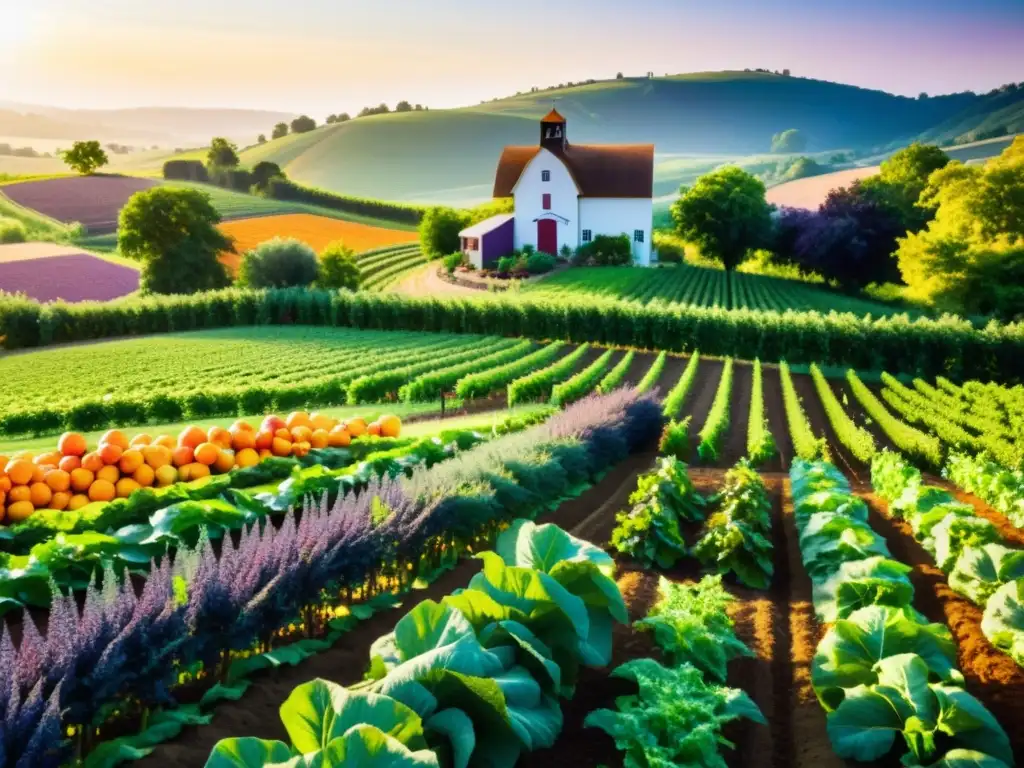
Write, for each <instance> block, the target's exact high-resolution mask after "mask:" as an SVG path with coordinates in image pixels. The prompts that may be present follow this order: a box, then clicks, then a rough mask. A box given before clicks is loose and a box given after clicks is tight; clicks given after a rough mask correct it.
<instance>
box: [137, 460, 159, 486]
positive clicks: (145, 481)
mask: <svg viewBox="0 0 1024 768" xmlns="http://www.w3.org/2000/svg"><path fill="white" fill-rule="evenodd" d="M132 480H134V481H135V482H136V483H138V484H139V485H140V486H141V487H143V488H149V487H150V486H151V485H152V484H153V481H154V480H156V470H154V469H153V468H152V467H151V466H149V464H142V465H140V466H139V468H138V469H136V470H135V472H134V474H132Z"/></svg>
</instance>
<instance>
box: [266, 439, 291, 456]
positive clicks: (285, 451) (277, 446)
mask: <svg viewBox="0 0 1024 768" xmlns="http://www.w3.org/2000/svg"><path fill="white" fill-rule="evenodd" d="M270 450H271V452H272V453H273V454H274V455H275V456H291V455H292V443H291V440H285V439H284V438H283V437H275V438H274V443H273V444H272V445H271V446H270Z"/></svg>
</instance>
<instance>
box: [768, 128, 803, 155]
mask: <svg viewBox="0 0 1024 768" xmlns="http://www.w3.org/2000/svg"><path fill="white" fill-rule="evenodd" d="M805 149H807V136H806V135H805V134H804V133H803V132H802V131H800V130H799V129H797V128H790V129H789V130H788V131H783V132H782V133H776V134H775V135H774V136H772V152H776V153H787V152H803V151H804V150H805Z"/></svg>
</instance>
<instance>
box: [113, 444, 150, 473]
mask: <svg viewBox="0 0 1024 768" xmlns="http://www.w3.org/2000/svg"><path fill="white" fill-rule="evenodd" d="M145 463H146V457H145V456H143V455H142V451H140V450H139V449H138V448H129V449H128V450H127V451H125V452H124V453H122V454H121V461H119V462H118V464H117V466H118V467H120V469H121V474H122V475H131V474H134V472H135V470H136V469H138V468H139V467H141V466H142V465H143V464H145Z"/></svg>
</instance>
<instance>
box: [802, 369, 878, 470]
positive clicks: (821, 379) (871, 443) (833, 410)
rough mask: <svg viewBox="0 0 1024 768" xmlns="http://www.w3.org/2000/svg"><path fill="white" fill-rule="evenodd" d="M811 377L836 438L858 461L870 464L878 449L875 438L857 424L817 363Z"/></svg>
mask: <svg viewBox="0 0 1024 768" xmlns="http://www.w3.org/2000/svg"><path fill="white" fill-rule="evenodd" d="M811 378H812V379H813V380H814V388H815V389H816V390H817V391H818V399H819V400H821V405H822V407H823V408H824V409H825V416H827V417H828V420H829V423H830V424H831V425H832V431H833V432H835V433H836V438H838V440H839V442H840V443H842V444H843V446H844V447H845V448H846V450H848V451H849V452H850V454H851V455H852V456H853V457H854V458H855V459H857V461H859V462H861V463H862V464H869V463H870V462H871V458H872V457H873V456H874V455H875V451H876V450H877V448H876V447H875V438H874V437H872V436H871V433H870V432H868V431H867V430H866V429H864V427H859V426H857V424H856V423H855V422H854V420H853V419H852V418H850V415H849V414H848V413H847V412H846V408H844V407H843V404H842V403H841V402H839V398H837V397H836V394H835V392H833V391H832V387H831V386H829V383H828V380H827V379H826V378H825V375H824V374H823V373H822V372H821V369H820V368H819V367H818V366H817V365H814V364H812V365H811Z"/></svg>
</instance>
